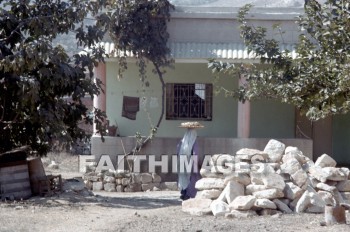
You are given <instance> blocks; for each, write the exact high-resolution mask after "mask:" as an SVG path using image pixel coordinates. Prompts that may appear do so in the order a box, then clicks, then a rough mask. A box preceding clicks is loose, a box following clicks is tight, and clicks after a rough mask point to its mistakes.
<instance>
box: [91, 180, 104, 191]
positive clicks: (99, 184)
mask: <svg viewBox="0 0 350 232" xmlns="http://www.w3.org/2000/svg"><path fill="white" fill-rule="evenodd" d="M101 190H103V182H102V181H97V182H93V183H92V191H101Z"/></svg>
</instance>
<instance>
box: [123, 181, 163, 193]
mask: <svg viewBox="0 0 350 232" xmlns="http://www.w3.org/2000/svg"><path fill="white" fill-rule="evenodd" d="M127 187H128V188H129V189H130V191H131V192H141V191H142V184H139V183H130V184H129V185H128V186H127ZM151 187H152V186H151ZM155 188H158V185H157V186H153V189H155Z"/></svg>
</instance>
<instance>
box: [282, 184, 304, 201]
mask: <svg viewBox="0 0 350 232" xmlns="http://www.w3.org/2000/svg"><path fill="white" fill-rule="evenodd" d="M283 193H284V197H286V198H288V199H290V200H294V199H295V198H298V197H301V195H302V194H303V193H304V190H303V189H301V188H300V187H299V186H297V185H295V184H294V183H292V182H288V183H286V186H285V188H284V190H283Z"/></svg>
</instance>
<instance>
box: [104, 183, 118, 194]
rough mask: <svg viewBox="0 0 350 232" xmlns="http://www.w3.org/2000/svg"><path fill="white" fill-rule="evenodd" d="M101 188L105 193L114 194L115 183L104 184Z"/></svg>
mask: <svg viewBox="0 0 350 232" xmlns="http://www.w3.org/2000/svg"><path fill="white" fill-rule="evenodd" d="M103 188H104V190H105V191H107V192H116V191H117V190H116V185H115V183H105V184H104V185H103Z"/></svg>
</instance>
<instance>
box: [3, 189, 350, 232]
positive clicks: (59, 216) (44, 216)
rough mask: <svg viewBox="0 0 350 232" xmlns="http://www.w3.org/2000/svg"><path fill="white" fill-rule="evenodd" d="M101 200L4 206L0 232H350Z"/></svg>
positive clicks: (110, 196)
mask: <svg viewBox="0 0 350 232" xmlns="http://www.w3.org/2000/svg"><path fill="white" fill-rule="evenodd" d="M97 194H98V195H97V196H85V197H84V196H80V195H74V194H71V193H69V194H61V195H60V196H59V197H58V196H54V197H51V198H39V197H36V198H32V199H30V200H28V201H25V202H18V203H0V231H11V232H12V231H38V232H40V231H45V232H46V231H74V232H80V231H81V232H83V231H84V232H85V231H123V232H124V231H135V232H140V231H152V232H155V231H162V232H163V231H174V232H175V231H176V232H178V231H194V232H199V231H210V232H212V231H276V232H277V231H278V232H279V231H284V232H291V231H310V232H322V231H337V232H338V231H339V232H340V231H350V225H336V226H332V227H322V226H320V223H319V222H320V221H322V219H323V217H322V215H314V214H301V215H296V214H294V215H282V216H281V217H277V218H276V217H271V216H261V217H254V218H251V219H225V218H215V217H213V216H204V217H194V216H190V215H188V214H185V213H183V212H182V211H181V201H179V200H178V193H177V192H145V193H123V194H122V193H102V192H101V193H97ZM347 216H348V218H350V215H349V214H348V215H347Z"/></svg>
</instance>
